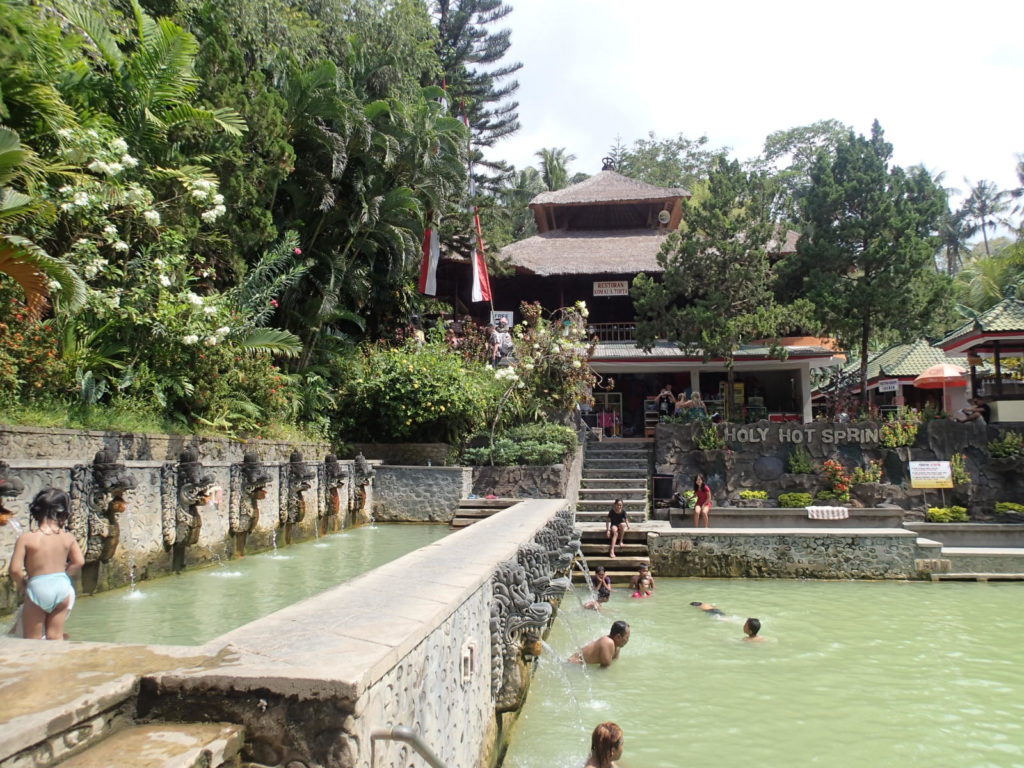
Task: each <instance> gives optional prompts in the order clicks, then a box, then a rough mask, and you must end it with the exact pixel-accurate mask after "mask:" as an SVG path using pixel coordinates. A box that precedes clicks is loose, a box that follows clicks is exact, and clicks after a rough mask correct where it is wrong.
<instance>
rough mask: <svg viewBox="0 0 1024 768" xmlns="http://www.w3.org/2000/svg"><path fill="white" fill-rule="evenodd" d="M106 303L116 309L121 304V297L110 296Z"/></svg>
mask: <svg viewBox="0 0 1024 768" xmlns="http://www.w3.org/2000/svg"><path fill="white" fill-rule="evenodd" d="M107 303H108V304H109V305H110V307H111V309H117V308H118V307H120V306H121V297H120V296H112V297H111V298H110V301H108V302H107Z"/></svg>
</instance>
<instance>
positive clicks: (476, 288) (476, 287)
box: [472, 213, 491, 301]
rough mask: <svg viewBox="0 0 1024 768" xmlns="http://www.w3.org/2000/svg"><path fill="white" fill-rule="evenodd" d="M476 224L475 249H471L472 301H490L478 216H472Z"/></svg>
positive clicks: (489, 279) (489, 283) (489, 288)
mask: <svg viewBox="0 0 1024 768" xmlns="http://www.w3.org/2000/svg"><path fill="white" fill-rule="evenodd" d="M473 219H474V220H475V224H476V247H475V248H474V249H473V294H472V300H473V301H490V300H491V278H490V276H489V275H488V274H487V259H486V258H485V257H484V238H483V235H482V233H481V231H480V214H479V213H477V214H474V215H473Z"/></svg>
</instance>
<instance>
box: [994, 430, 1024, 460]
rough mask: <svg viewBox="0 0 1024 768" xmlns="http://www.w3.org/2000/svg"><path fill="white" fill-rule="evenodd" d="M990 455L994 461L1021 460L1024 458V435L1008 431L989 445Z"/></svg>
mask: <svg viewBox="0 0 1024 768" xmlns="http://www.w3.org/2000/svg"><path fill="white" fill-rule="evenodd" d="M988 455H989V456H991V457H992V458H993V459H1019V458H1020V457H1021V456H1024V435H1022V434H1021V433H1020V432H1016V431H1014V430H1012V429H1008V430H1006V431H1005V432H1003V434H1001V435H1000V436H999V437H997V438H996V439H995V440H992V441H991V442H990V443H989V444H988Z"/></svg>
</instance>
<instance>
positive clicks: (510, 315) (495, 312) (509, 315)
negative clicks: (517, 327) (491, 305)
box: [491, 309, 515, 328]
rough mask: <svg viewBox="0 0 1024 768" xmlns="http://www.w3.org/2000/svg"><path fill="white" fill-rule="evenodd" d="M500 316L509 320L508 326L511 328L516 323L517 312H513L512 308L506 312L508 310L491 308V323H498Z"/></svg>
mask: <svg viewBox="0 0 1024 768" xmlns="http://www.w3.org/2000/svg"><path fill="white" fill-rule="evenodd" d="M499 317H504V318H505V319H506V320H508V327H509V328H511V327H512V326H513V325H514V324H515V312H512V311H511V310H509V311H507V312H506V311H504V310H500V309H492V310H491V325H497V324H498V318H499Z"/></svg>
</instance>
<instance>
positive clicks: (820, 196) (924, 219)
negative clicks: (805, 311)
mask: <svg viewBox="0 0 1024 768" xmlns="http://www.w3.org/2000/svg"><path fill="white" fill-rule="evenodd" d="M891 158H892V145H891V144H889V143H888V142H886V141H885V137H884V134H883V132H882V128H881V126H880V125H879V124H878V122H877V121H875V123H874V125H873V126H872V129H871V136H870V137H868V138H865V137H864V136H855V135H854V134H853V133H850V134H848V135H847V137H846V139H845V140H844V141H842V142H841V143H840V144H838V146H837V147H836V151H835V154H834V155H830V154H828V153H826V152H819V154H818V156H817V157H816V159H815V162H814V165H813V166H812V168H811V186H810V188H809V189H808V191H807V194H806V195H805V196H804V197H803V199H802V203H801V212H802V216H803V218H804V220H805V222H806V229H805V232H804V234H803V236H802V237H801V238H800V241H799V243H798V245H797V253H796V254H795V255H794V256H793V257H791V258H788V259H787V260H786V261H785V262H784V263H783V265H782V276H783V278H784V279H783V280H782V282H781V284H780V288H781V290H782V292H783V295H790V296H802V297H805V298H807V299H809V300H810V301H811V302H812V303H813V304H814V306H815V314H816V316H817V319H818V320H819V321H820V323H821V324H822V325H823V326H824V327H825V329H826V330H827V331H829V332H831V333H833V334H834V335H836V336H837V337H838V338H839V339H840V341H841V342H842V343H843V344H844V345H846V346H847V347H848V348H853V349H856V350H857V354H858V356H859V359H860V362H861V393H862V398H866V396H867V386H866V383H867V362H868V352H869V349H870V345H871V342H872V339H873V338H875V337H876V336H879V335H882V334H886V335H891V336H894V337H897V338H902V339H909V338H911V337H913V336H916V335H918V334H920V333H922V332H923V331H924V330H925V329H927V328H929V327H931V326H933V325H934V323H936V321H939V320H941V319H942V316H943V313H944V306H945V305H946V304H947V302H946V298H947V297H948V293H949V281H948V278H945V277H944V276H943V275H940V274H939V273H938V272H937V271H936V269H935V263H934V255H935V253H936V251H937V250H938V242H939V241H938V237H937V236H936V232H937V229H938V226H939V223H940V221H941V218H942V214H943V211H945V210H946V198H945V194H944V193H943V192H942V190H941V189H939V188H938V187H937V186H936V184H935V182H934V181H933V180H932V179H931V177H930V175H929V174H928V173H927V172H926V171H925V170H923V169H921V168H916V169H910V171H909V172H907V171H905V170H904V169H902V168H900V167H898V166H891V165H890V161H891Z"/></svg>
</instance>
